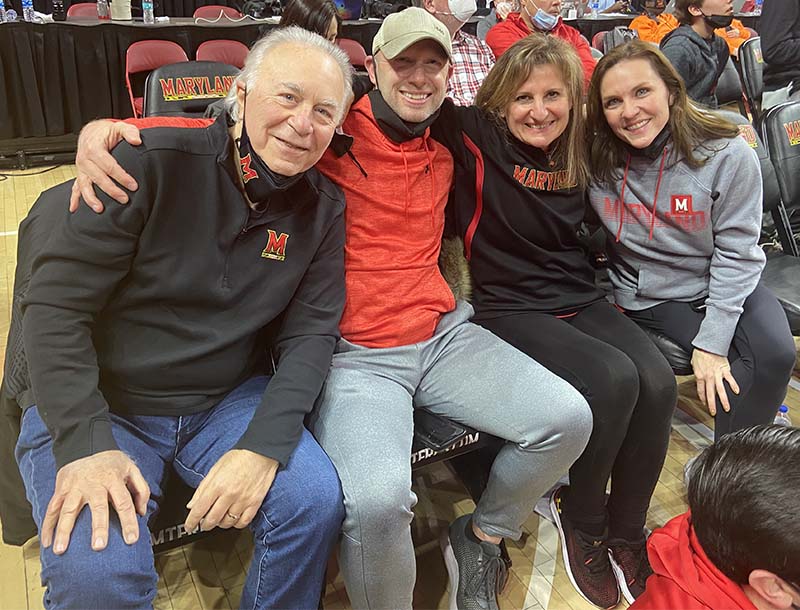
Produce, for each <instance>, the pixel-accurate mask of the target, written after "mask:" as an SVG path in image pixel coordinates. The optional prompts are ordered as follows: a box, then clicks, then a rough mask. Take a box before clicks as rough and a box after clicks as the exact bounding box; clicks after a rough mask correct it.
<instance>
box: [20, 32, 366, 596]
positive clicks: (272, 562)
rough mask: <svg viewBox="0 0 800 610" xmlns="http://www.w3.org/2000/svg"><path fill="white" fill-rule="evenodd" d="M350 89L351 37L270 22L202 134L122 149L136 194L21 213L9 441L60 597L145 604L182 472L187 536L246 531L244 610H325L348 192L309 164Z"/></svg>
mask: <svg viewBox="0 0 800 610" xmlns="http://www.w3.org/2000/svg"><path fill="white" fill-rule="evenodd" d="M350 90H351V68H350V67H349V64H348V62H347V58H346V56H345V55H344V54H343V53H342V52H341V51H340V50H338V49H337V48H336V47H334V46H333V45H331V44H330V43H329V42H328V41H326V40H324V39H323V38H321V37H320V36H317V35H316V34H312V33H310V32H306V31H305V30H300V29H299V28H287V29H282V30H278V31H275V32H273V33H271V34H269V35H268V36H267V37H265V38H264V39H262V40H261V41H260V42H259V43H258V44H256V46H255V47H254V48H253V50H252V51H251V53H250V55H249V57H248V59H247V64H246V66H245V68H244V71H243V72H242V73H241V75H240V76H239V77H238V80H237V83H236V88H235V91H234V93H233V95H232V96H231V97H230V98H229V100H228V106H229V112H227V113H225V114H223V115H222V116H220V117H219V118H218V119H217V120H216V121H215V122H214V123H213V124H211V125H210V126H209V127H207V128H206V129H176V128H172V127H167V128H161V129H155V130H149V131H147V132H146V133H144V134H143V135H142V138H141V145H140V146H136V147H134V146H131V145H129V144H127V143H123V144H121V145H119V146H117V147H116V149H115V150H114V153H113V154H114V158H115V160H116V161H117V162H118V163H119V164H120V166H121V167H122V168H124V169H125V170H126V171H127V172H128V173H129V174H130V175H131V177H132V179H133V180H134V181H135V182H136V183H137V186H138V188H137V189H136V190H135V191H128V192H127V193H126V195H127V196H128V197H129V199H130V203H129V204H128V205H125V206H122V205H119V204H117V203H114V202H113V201H112V199H111V198H109V197H106V196H105V195H100V196H101V198H102V200H103V202H104V203H105V204H106V208H107V209H106V212H105V213H104V214H94V213H93V212H92V211H91V210H89V209H88V208H86V207H83V209H80V210H78V212H77V213H75V214H70V213H68V212H67V210H66V206H65V203H66V202H67V200H68V199H69V195H70V187H71V185H70V183H65V184H63V185H61V186H58V187H55V188H54V189H51V190H49V191H47V192H45V193H44V194H43V195H42V196H41V197H40V199H39V200H38V201H37V203H36V204H35V206H34V208H33V210H32V211H31V213H30V215H29V216H28V218H27V219H26V220H25V221H24V222H23V225H22V227H21V230H20V240H21V242H22V243H25V242H26V240H29V239H30V236H31V235H32V234H34V233H35V231H33V230H32V227H33V226H34V225H35V226H37V227H42V226H43V225H42V224H41V223H45V224H44V226H45V228H47V230H48V232H49V237H48V239H47V240H37V243H28V244H27V245H26V247H29V248H33V249H34V250H36V252H35V256H33V257H31V258H30V259H29V260H27V261H20V264H21V265H24V264H28V265H31V267H30V268H31V279H30V285H29V290H28V294H27V298H26V299H25V302H24V307H23V335H24V343H25V350H26V352H27V359H28V364H29V368H30V377H31V382H32V389H33V393H32V395H34V396H35V404H26V405H22V406H23V407H24V408H25V412H24V415H23V418H22V426H21V433H20V437H19V441H18V444H17V449H16V457H17V462H18V464H19V467H20V473H21V475H22V478H23V481H24V483H25V487H26V492H27V496H28V499H29V500H30V502H31V504H32V507H33V513H34V520H35V521H36V524H37V526H38V528H39V532H40V537H41V542H42V550H41V562H42V580H43V582H44V583H45V585H46V586H47V592H46V594H45V597H44V604H45V606H46V607H47V608H75V607H81V608H143V607H151V606H152V603H153V599H154V598H155V595H156V583H157V579H158V577H157V574H156V571H155V568H154V565H153V553H152V549H151V546H150V537H149V536H148V535H147V523H148V519H149V518H150V517H151V516H152V515H153V514H154V513H155V512H156V511H157V510H158V506H159V502H160V500H161V499H162V495H163V492H162V489H163V486H164V482H165V479H166V477H167V474H168V472H169V471H173V475H177V476H179V477H180V478H181V479H183V480H184V481H185V482H186V483H187V484H188V485H190V486H192V487H194V488H196V492H195V494H194V496H193V497H192V499H191V501H190V502H189V504H188V507H189V508H190V513H189V516H188V518H187V520H186V529H187V530H189V531H191V530H193V529H195V528H196V527H197V526H198V525H199V526H200V528H201V529H203V530H210V529H212V528H214V527H223V528H230V527H235V528H244V527H249V528H250V529H251V530H252V531H253V534H254V546H255V548H254V553H253V560H252V563H251V569H250V570H249V573H248V576H247V580H246V582H245V585H244V590H243V592H242V600H241V605H242V607H246V608H316V607H317V601H318V598H319V592H320V590H321V588H322V582H323V576H324V570H325V565H326V561H327V558H328V556H329V554H330V552H331V548H332V545H333V543H334V541H335V539H336V536H337V534H338V532H339V527H340V524H341V521H342V516H343V506H342V494H341V489H340V486H339V481H338V478H337V476H336V472H335V471H334V468H333V466H332V464H331V462H330V460H329V459H328V458H327V456H326V455H325V454H324V453H323V451H322V450H321V448H320V447H319V445H317V443H316V442H315V441H314V439H313V438H312V437H311V435H310V434H309V433H308V432H307V431H306V430H305V429H304V427H303V419H304V416H305V415H306V414H307V413H308V412H309V411H310V410H311V408H312V406H313V404H314V400H315V399H316V397H317V395H318V394H319V392H320V389H321V387H322V383H323V381H324V379H325V375H326V374H327V371H328V367H329V364H330V360H331V355H332V353H333V349H334V346H335V345H336V341H337V339H338V323H339V319H340V317H341V313H342V308H343V306H344V250H343V247H344V197H343V196H342V193H341V191H340V190H339V189H338V188H337V187H336V186H334V185H333V184H332V183H331V182H329V181H328V180H327V179H326V178H324V177H323V176H322V175H320V174H319V173H318V172H317V171H316V170H314V169H313V168H312V166H313V165H314V164H315V163H316V162H317V160H318V159H319V158H320V156H321V155H322V153H323V152H324V151H325V149H326V148H327V146H328V144H329V143H330V141H331V137H332V136H333V133H334V130H335V128H336V126H337V125H338V124H339V123H340V122H341V120H342V118H343V115H344V112H345V109H346V106H347V101H348V96H349V95H350ZM39 234H41V231H39ZM269 352H272V353H273V354H274V355H275V356H276V358H277V362H278V364H277V368H276V369H275V371H274V373H272V375H271V377H270V376H268V370H267V368H268V367H267V362H268V360H269V358H268V353H269ZM109 506H111V507H112V508H113V511H110V510H109ZM87 507H88V508H87ZM113 512H115V513H116V515H113ZM110 513H112V514H110Z"/></svg>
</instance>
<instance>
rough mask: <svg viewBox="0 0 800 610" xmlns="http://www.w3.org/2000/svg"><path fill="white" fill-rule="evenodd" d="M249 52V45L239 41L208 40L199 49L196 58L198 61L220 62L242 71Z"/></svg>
mask: <svg viewBox="0 0 800 610" xmlns="http://www.w3.org/2000/svg"><path fill="white" fill-rule="evenodd" d="M249 52H250V49H248V48H247V45H246V44H244V43H241V42H239V41H238V40H206V41H205V42H204V43H202V44H201V45H200V46H199V47H197V53H195V58H196V59H197V61H218V62H220V63H223V64H229V65H231V66H236V67H237V68H239V69H242V68H243V67H244V60H245V59H246V58H247V54H248V53H249Z"/></svg>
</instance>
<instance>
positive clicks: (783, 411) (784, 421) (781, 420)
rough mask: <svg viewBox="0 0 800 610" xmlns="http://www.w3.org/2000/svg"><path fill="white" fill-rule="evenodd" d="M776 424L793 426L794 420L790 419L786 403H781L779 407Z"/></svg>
mask: <svg viewBox="0 0 800 610" xmlns="http://www.w3.org/2000/svg"><path fill="white" fill-rule="evenodd" d="M774 423H775V424H777V425H778V426H791V425H792V420H791V419H789V407H787V406H786V405H781V408H780V409H778V414H777V415H776V416H775V422H774Z"/></svg>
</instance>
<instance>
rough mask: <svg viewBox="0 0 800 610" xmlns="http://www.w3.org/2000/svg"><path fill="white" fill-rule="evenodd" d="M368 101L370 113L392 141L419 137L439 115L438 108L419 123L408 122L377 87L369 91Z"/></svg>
mask: <svg viewBox="0 0 800 610" xmlns="http://www.w3.org/2000/svg"><path fill="white" fill-rule="evenodd" d="M368 96H369V102H370V104H371V105H372V114H373V115H374V116H375V120H376V121H377V122H378V125H379V126H380V128H381V131H382V132H383V133H385V134H386V135H387V136H389V138H390V139H391V140H392V142H395V143H397V144H401V143H403V142H408V141H409V140H413V139H414V138H419V137H421V136H422V134H424V133H425V130H426V129H428V127H430V126H431V125H432V124H433V122H434V121H435V120H436V119H437V118H438V117H439V109H438V108H437V109H436V112H434V113H433V114H432V115H431V116H429V117H428V118H427V119H425V120H424V121H422V122H421V123H409V122H408V121H404V120H403V119H401V118H400V117H399V116H398V115H397V113H396V112H395V111H394V110H392V108H391V107H390V106H389V104H387V103H386V100H385V99H383V96H382V95H381V92H380V91H378V89H377V88H376V89H373V90H372V91H370V92H369V94H368Z"/></svg>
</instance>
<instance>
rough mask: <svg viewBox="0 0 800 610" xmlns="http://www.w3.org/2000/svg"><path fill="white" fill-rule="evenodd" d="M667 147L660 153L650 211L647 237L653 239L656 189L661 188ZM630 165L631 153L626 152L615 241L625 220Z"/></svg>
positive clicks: (656, 198)
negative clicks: (626, 159) (626, 190)
mask: <svg viewBox="0 0 800 610" xmlns="http://www.w3.org/2000/svg"><path fill="white" fill-rule="evenodd" d="M668 152H669V148H668V147H667V146H665V147H664V153H663V154H662V155H661V165H660V166H659V168H658V180H656V192H655V195H654V197H653V210H652V212H651V213H650V236H649V238H648V239H650V240H652V239H653V231H654V229H655V226H656V206H657V205H658V190H659V189H660V188H661V179H662V178H663V177H664V163H665V162H666V160H667V153H668ZM630 166H631V155H630V153H628V162H627V163H626V164H625V173H624V174H623V176H622V188H621V189H620V194H619V227H618V228H617V241H618V242H619V237H620V235H622V225H623V223H624V221H625V186H626V184H627V182H628V169H629V168H630Z"/></svg>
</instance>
